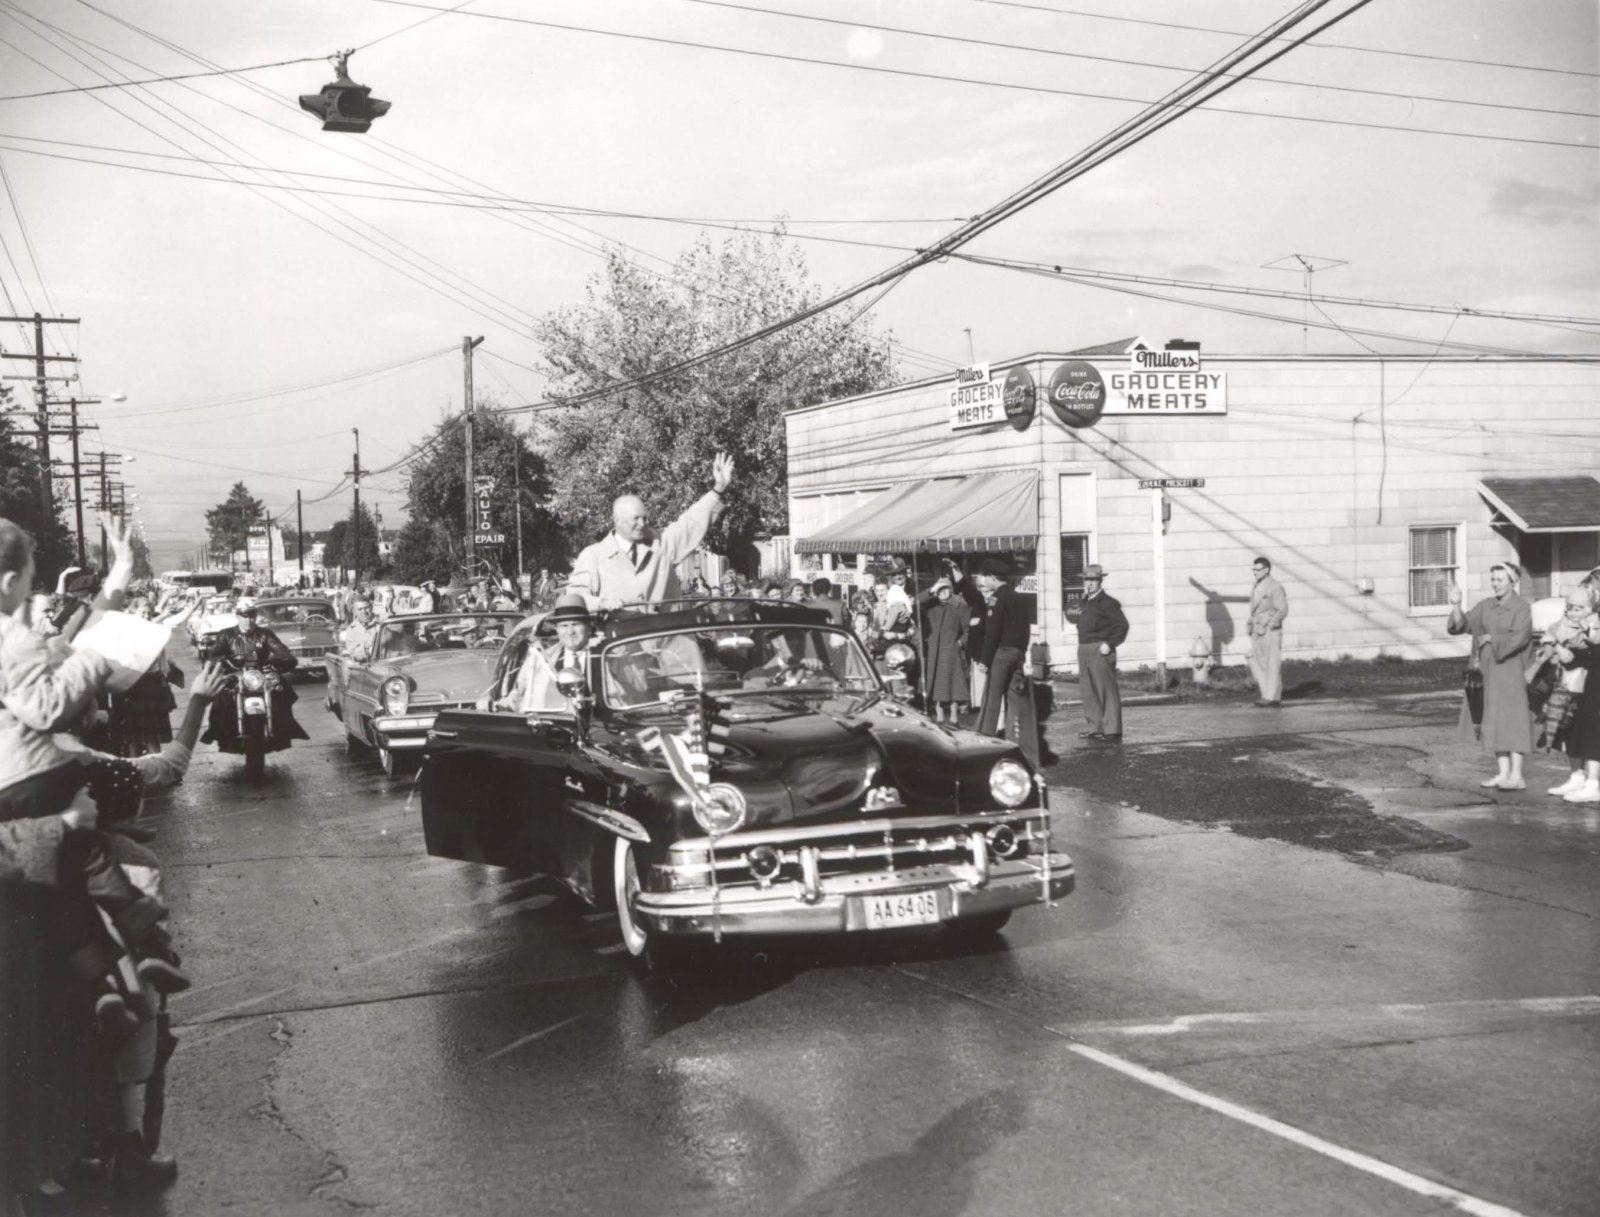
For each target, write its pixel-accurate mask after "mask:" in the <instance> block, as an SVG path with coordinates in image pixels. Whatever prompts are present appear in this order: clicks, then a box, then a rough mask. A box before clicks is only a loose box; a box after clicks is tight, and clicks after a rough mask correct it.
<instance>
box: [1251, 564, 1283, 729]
mask: <svg viewBox="0 0 1600 1217" xmlns="http://www.w3.org/2000/svg"><path fill="white" fill-rule="evenodd" d="M1250 571H1251V573H1252V574H1253V575H1255V578H1256V584H1255V586H1254V587H1252V588H1251V589H1250V675H1251V676H1252V677H1254V679H1255V682H1256V690H1257V697H1256V705H1258V706H1281V705H1283V621H1284V618H1285V617H1287V616H1288V615H1289V593H1288V592H1286V591H1284V590H1283V584H1281V583H1279V582H1278V581H1277V580H1276V579H1274V578H1273V577H1272V562H1271V560H1270V559H1267V558H1257V559H1256V560H1255V561H1254V562H1252V563H1251V564H1250Z"/></svg>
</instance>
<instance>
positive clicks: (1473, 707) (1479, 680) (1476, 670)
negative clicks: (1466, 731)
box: [1461, 638, 1483, 739]
mask: <svg viewBox="0 0 1600 1217" xmlns="http://www.w3.org/2000/svg"><path fill="white" fill-rule="evenodd" d="M1473 642H1474V644H1476V642H1477V639H1476V638H1474V639H1473ZM1461 684H1462V689H1463V691H1464V692H1465V694H1466V699H1467V717H1468V718H1470V719H1471V720H1472V731H1473V734H1475V735H1476V736H1477V737H1478V738H1479V739H1482V738H1483V669H1482V668H1480V667H1479V666H1478V648H1477V646H1476V645H1474V646H1473V648H1472V655H1471V657H1470V658H1469V659H1468V660H1467V670H1466V671H1465V672H1464V673H1463V674H1462V678H1461Z"/></svg>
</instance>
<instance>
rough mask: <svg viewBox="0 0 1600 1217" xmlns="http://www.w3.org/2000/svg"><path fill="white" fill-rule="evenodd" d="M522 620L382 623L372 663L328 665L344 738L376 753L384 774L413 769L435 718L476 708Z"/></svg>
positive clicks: (488, 616) (472, 616)
mask: <svg viewBox="0 0 1600 1217" xmlns="http://www.w3.org/2000/svg"><path fill="white" fill-rule="evenodd" d="M520 620H521V617H520V616H519V615H518V614H516V613H437V614H426V615H419V616H408V617H391V618H389V619H388V620H386V621H384V622H383V624H382V625H380V626H379V627H378V633H377V636H376V637H375V638H374V640H373V647H372V655H371V657H370V658H368V659H365V660H356V659H351V658H348V657H346V658H342V659H337V660H335V661H334V662H332V663H330V665H329V690H328V695H329V698H330V701H331V702H332V705H333V708H334V709H335V710H336V711H337V713H338V715H339V717H340V718H341V719H343V720H344V729H345V734H346V738H347V739H349V740H351V741H353V742H354V743H356V744H358V745H363V744H364V745H366V746H367V747H369V748H374V749H376V750H377V753H378V759H379V760H380V761H381V762H382V764H383V771H384V772H385V773H398V772H400V771H401V770H403V769H406V768H408V767H410V766H411V765H413V764H414V763H415V762H416V761H418V760H420V759H421V756H422V748H423V746H424V745H425V744H426V743H427V738H428V728H429V727H431V726H433V720H434V717H435V716H436V715H437V714H439V712H440V711H442V710H450V709H456V708H459V707H463V706H471V705H473V704H474V703H475V702H476V701H477V699H478V695H479V694H480V693H481V692H483V690H484V687H485V686H487V685H488V683H489V678H490V677H491V676H492V675H493V673H494V667H495V661H496V658H497V656H498V654H499V652H500V649H501V645H502V644H503V643H504V642H505V639H506V635H507V634H509V633H510V632H511V631H512V629H513V628H514V627H515V626H516V624H517V622H519V621H520Z"/></svg>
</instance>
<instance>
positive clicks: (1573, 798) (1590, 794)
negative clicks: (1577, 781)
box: [1561, 778, 1600, 803]
mask: <svg viewBox="0 0 1600 1217" xmlns="http://www.w3.org/2000/svg"><path fill="white" fill-rule="evenodd" d="M1561 797H1562V801H1563V802H1567V803H1600V782H1597V781H1595V780H1594V779H1592V778H1591V779H1589V780H1587V781H1585V782H1584V784H1583V785H1582V786H1580V787H1578V789H1576V790H1574V791H1573V792H1572V793H1571V794H1566V795H1562V796H1561Z"/></svg>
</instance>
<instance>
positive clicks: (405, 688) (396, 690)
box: [382, 676, 411, 714]
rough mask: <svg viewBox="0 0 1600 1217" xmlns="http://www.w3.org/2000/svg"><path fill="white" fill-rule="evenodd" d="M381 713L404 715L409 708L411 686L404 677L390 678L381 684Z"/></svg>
mask: <svg viewBox="0 0 1600 1217" xmlns="http://www.w3.org/2000/svg"><path fill="white" fill-rule="evenodd" d="M382 699H383V712H384V713H385V714H404V713H405V712H406V710H407V709H409V708H410V706H411V685H410V683H409V682H408V681H407V680H406V678H405V677H404V676H391V677H389V679H388V680H386V681H384V682H383V692H382Z"/></svg>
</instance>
